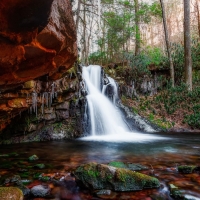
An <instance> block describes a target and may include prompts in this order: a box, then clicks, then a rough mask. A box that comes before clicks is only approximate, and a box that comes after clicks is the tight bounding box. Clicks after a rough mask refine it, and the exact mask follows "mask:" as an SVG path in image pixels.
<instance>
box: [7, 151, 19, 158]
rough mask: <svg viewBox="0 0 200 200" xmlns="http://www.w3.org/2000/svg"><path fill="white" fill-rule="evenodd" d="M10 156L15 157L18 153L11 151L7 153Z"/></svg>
mask: <svg viewBox="0 0 200 200" xmlns="http://www.w3.org/2000/svg"><path fill="white" fill-rule="evenodd" d="M8 155H9V156H10V157H16V156H19V154H18V153H17V152H12V153H9V154H8Z"/></svg>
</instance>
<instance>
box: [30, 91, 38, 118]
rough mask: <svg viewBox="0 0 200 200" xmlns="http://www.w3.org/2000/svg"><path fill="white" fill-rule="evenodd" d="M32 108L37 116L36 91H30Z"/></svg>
mask: <svg viewBox="0 0 200 200" xmlns="http://www.w3.org/2000/svg"><path fill="white" fill-rule="evenodd" d="M32 109H33V112H34V113H35V114H36V117H37V93H36V92H33V93H32ZM31 112H32V110H31Z"/></svg>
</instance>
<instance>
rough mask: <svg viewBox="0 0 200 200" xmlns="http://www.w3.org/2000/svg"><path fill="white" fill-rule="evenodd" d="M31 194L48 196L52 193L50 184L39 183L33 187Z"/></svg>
mask: <svg viewBox="0 0 200 200" xmlns="http://www.w3.org/2000/svg"><path fill="white" fill-rule="evenodd" d="M31 194H32V195H33V196H35V197H46V196H48V195H49V194H50V188H49V186H48V185H37V186H34V187H32V188H31Z"/></svg>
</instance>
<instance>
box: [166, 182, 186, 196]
mask: <svg viewBox="0 0 200 200" xmlns="http://www.w3.org/2000/svg"><path fill="white" fill-rule="evenodd" d="M169 188H170V195H171V196H172V197H173V198H175V199H184V196H183V195H182V192H181V191H180V190H179V188H178V187H176V186H175V185H173V184H170V185H169Z"/></svg>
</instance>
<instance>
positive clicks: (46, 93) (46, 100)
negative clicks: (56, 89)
mask: <svg viewBox="0 0 200 200" xmlns="http://www.w3.org/2000/svg"><path fill="white" fill-rule="evenodd" d="M43 94H44V101H45V102H46V107H47V108H48V106H49V98H48V97H49V96H48V92H44V93H43Z"/></svg>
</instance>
